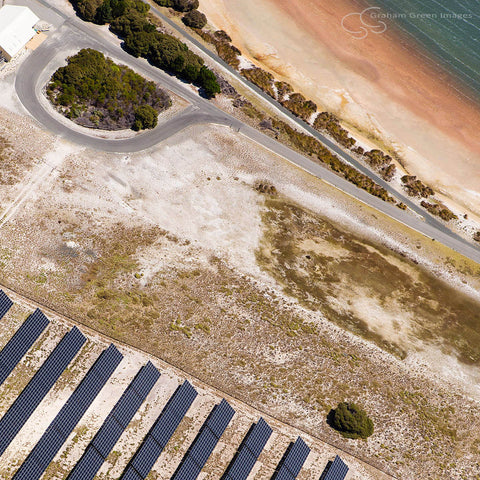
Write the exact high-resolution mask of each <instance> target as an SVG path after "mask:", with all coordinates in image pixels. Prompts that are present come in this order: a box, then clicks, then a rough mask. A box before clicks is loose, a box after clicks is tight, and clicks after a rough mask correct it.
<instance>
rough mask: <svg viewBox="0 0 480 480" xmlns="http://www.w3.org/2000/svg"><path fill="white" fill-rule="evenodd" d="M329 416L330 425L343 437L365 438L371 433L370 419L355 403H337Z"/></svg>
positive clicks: (371, 423) (371, 424)
mask: <svg viewBox="0 0 480 480" xmlns="http://www.w3.org/2000/svg"><path fill="white" fill-rule="evenodd" d="M329 417H330V418H329V423H330V425H331V426H332V427H333V428H334V429H335V430H337V431H339V432H340V433H341V434H342V435H343V436H344V437H345V438H367V437H369V436H370V435H372V433H373V422H372V420H371V419H370V418H369V417H368V416H367V414H366V412H365V411H364V410H362V409H361V408H360V407H358V406H357V405H356V404H355V403H350V402H341V403H339V404H338V407H337V408H336V409H334V410H332V411H331V412H330V414H329Z"/></svg>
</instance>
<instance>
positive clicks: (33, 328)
mask: <svg viewBox="0 0 480 480" xmlns="http://www.w3.org/2000/svg"><path fill="white" fill-rule="evenodd" d="M49 323H50V322H49V321H48V318H47V317H46V316H45V315H44V314H43V313H42V312H41V311H40V310H39V309H38V308H37V309H36V310H35V311H34V312H33V313H32V314H31V315H30V316H29V317H28V318H27V319H26V320H25V321H24V322H23V324H22V326H21V327H20V328H19V329H18V330H17V331H16V332H15V334H14V335H13V337H12V338H11V339H10V340H9V341H8V343H7V344H6V345H5V347H3V350H2V351H1V352H0V385H1V384H2V383H3V382H4V381H5V380H6V379H7V377H8V376H9V375H10V374H11V373H12V371H13V369H14V368H15V367H16V366H17V364H18V362H20V360H21V359H22V358H23V357H24V356H25V354H26V353H27V352H28V350H30V348H31V346H32V345H33V344H34V343H35V340H36V339H37V338H38V337H39V336H40V334H41V333H42V332H43V331H44V330H45V328H46V327H47V325H48V324H49Z"/></svg>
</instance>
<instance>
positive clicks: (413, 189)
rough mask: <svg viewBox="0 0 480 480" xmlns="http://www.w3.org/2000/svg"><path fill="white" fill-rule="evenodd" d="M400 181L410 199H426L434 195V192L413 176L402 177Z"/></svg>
mask: <svg viewBox="0 0 480 480" xmlns="http://www.w3.org/2000/svg"><path fill="white" fill-rule="evenodd" d="M401 180H402V183H403V185H404V187H405V190H407V192H408V194H409V195H410V196H411V197H423V198H428V197H430V196H431V195H433V194H434V191H433V190H432V189H431V188H430V187H429V186H428V185H425V184H424V183H423V182H422V181H420V180H418V179H417V177H416V176H415V175H404V176H403V177H402V178H401Z"/></svg>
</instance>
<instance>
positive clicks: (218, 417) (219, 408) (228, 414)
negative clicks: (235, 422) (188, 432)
mask: <svg viewBox="0 0 480 480" xmlns="http://www.w3.org/2000/svg"><path fill="white" fill-rule="evenodd" d="M234 414H235V410H234V409H233V408H232V407H231V406H230V405H229V404H228V402H227V401H226V400H225V399H223V400H222V401H221V402H220V403H219V404H218V405H216V406H215V408H214V409H213V410H212V413H211V414H210V416H209V418H208V419H207V424H208V428H209V429H210V430H211V431H212V433H213V434H214V435H215V436H216V437H217V438H220V437H221V436H222V435H223V432H224V431H225V429H226V428H227V426H228V424H229V423H230V420H231V419H232V417H233V415H234Z"/></svg>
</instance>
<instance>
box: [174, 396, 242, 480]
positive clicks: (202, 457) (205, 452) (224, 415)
mask: <svg viewBox="0 0 480 480" xmlns="http://www.w3.org/2000/svg"><path fill="white" fill-rule="evenodd" d="M234 414H235V410H234V409H233V408H232V407H231V406H230V405H229V404H228V402H227V401H226V400H222V401H221V402H220V403H219V404H218V405H215V407H214V408H213V410H212V412H211V413H210V415H209V416H208V418H207V419H206V420H205V423H204V424H203V425H202V428H201V429H200V432H199V433H198V435H197V437H196V438H195V440H194V441H193V443H192V445H191V446H190V448H189V449H188V451H187V453H186V454H185V457H184V458H183V460H182V463H181V464H180V465H179V467H178V469H177V471H176V472H175V474H174V475H173V477H172V479H171V480H195V479H196V478H197V477H198V476H199V475H200V472H201V471H202V468H203V467H204V466H205V464H206V463H207V460H208V458H209V457H210V455H211V454H212V452H213V450H214V448H215V447H216V445H217V443H218V441H219V440H220V437H221V436H222V435H223V432H224V431H225V429H226V428H227V426H228V424H229V423H230V420H231V419H232V418H233V415H234Z"/></svg>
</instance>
